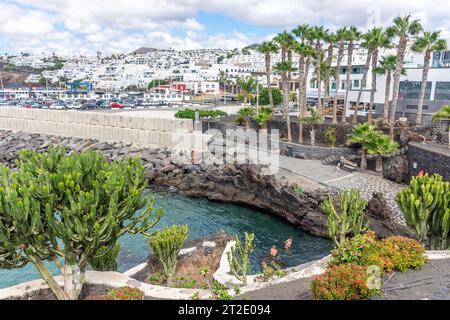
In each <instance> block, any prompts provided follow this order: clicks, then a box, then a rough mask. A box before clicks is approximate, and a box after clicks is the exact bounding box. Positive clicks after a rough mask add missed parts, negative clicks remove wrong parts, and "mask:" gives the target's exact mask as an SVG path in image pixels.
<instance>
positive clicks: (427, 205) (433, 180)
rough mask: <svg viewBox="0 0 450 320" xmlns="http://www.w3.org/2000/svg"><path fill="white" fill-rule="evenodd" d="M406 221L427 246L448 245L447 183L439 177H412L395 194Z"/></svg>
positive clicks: (449, 199) (443, 247)
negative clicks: (407, 184)
mask: <svg viewBox="0 0 450 320" xmlns="http://www.w3.org/2000/svg"><path fill="white" fill-rule="evenodd" d="M396 201H397V204H398V206H399V208H400V210H401V211H402V212H403V215H404V216H405V220H406V224H407V225H408V226H410V227H411V228H413V229H414V231H415V233H416V234H417V236H418V237H419V240H420V241H421V242H422V243H424V244H425V245H427V246H428V247H429V248H430V249H432V250H436V249H441V250H446V249H448V248H450V232H449V231H450V183H449V182H444V181H443V179H442V176H440V175H438V174H434V175H432V176H429V175H428V174H424V175H422V176H417V177H413V178H412V179H411V182H410V184H409V186H408V187H407V188H405V189H403V190H402V191H401V192H400V193H398V194H397V196H396Z"/></svg>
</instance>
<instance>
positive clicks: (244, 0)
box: [0, 0, 450, 55]
mask: <svg viewBox="0 0 450 320" xmlns="http://www.w3.org/2000/svg"><path fill="white" fill-rule="evenodd" d="M448 12H450V0H440V1H437V0H394V1H392V0H378V1H374V0H358V1H354V0H321V1H317V0H283V1H280V0H279V1H275V0H170V1H169V0H0V53H10V54H17V53H20V52H29V53H42V52H45V53H53V52H54V53H57V54H63V55H66V54H68V55H72V54H95V52H96V51H101V52H102V53H103V54H112V53H129V52H131V51H133V50H135V49H137V48H139V47H153V48H159V49H168V48H173V49H176V50H185V49H201V48H225V49H233V48H242V47H245V46H247V45H250V44H253V43H259V42H261V41H263V40H268V39H270V38H272V37H273V36H274V35H275V34H276V33H277V32H280V31H282V30H292V29H293V28H294V27H296V26H297V25H298V24H303V23H308V24H311V25H315V24H320V25H324V26H326V27H327V28H329V29H330V30H335V29H337V28H338V27H341V26H344V25H355V26H358V27H360V28H361V29H362V30H367V29H368V28H370V27H371V26H374V25H380V26H387V25H389V23H390V21H392V18H393V17H394V16H396V15H404V14H412V15H413V16H415V17H417V18H420V19H421V20H422V23H423V25H424V27H425V29H426V30H427V31H431V30H433V31H434V30H441V31H442V34H443V36H444V37H446V38H450V16H449V15H448Z"/></svg>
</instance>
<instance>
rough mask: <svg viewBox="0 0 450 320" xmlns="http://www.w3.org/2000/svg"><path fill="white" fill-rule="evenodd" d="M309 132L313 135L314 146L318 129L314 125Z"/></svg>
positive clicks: (312, 142) (312, 143)
mask: <svg viewBox="0 0 450 320" xmlns="http://www.w3.org/2000/svg"><path fill="white" fill-rule="evenodd" d="M309 134H310V137H311V145H312V146H313V147H314V146H315V145H316V129H315V128H314V127H312V128H311V130H310V131H309Z"/></svg>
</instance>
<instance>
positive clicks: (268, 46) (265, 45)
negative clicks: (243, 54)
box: [258, 41, 278, 109]
mask: <svg viewBox="0 0 450 320" xmlns="http://www.w3.org/2000/svg"><path fill="white" fill-rule="evenodd" d="M258 51H259V52H261V53H262V54H264V60H265V64H266V80H267V88H268V91H269V103H270V107H271V108H272V109H273V97H272V86H271V85H270V83H271V81H270V76H271V63H270V55H271V54H272V53H277V52H278V46H277V45H276V44H275V43H274V42H273V41H264V42H262V43H261V44H260V45H259V47H258Z"/></svg>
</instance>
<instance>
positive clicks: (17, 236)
mask: <svg viewBox="0 0 450 320" xmlns="http://www.w3.org/2000/svg"><path fill="white" fill-rule="evenodd" d="M16 166H17V171H16V172H14V173H11V172H10V171H9V169H8V168H6V167H4V166H1V169H0V269H2V268H9V269H11V268H20V267H23V266H25V265H26V264H27V263H32V264H34V265H35V267H36V268H37V269H38V271H39V272H40V274H41V276H42V278H43V279H44V280H45V281H46V282H47V284H48V285H49V286H50V288H51V289H52V291H53V292H54V294H55V296H56V297H57V298H58V299H77V298H78V296H79V294H80V292H81V289H82V287H83V284H84V277H85V272H86V267H87V264H88V261H89V260H90V259H91V258H92V257H93V256H96V255H97V253H98V250H99V249H100V248H104V250H105V251H106V252H109V251H110V250H111V249H112V248H113V247H114V246H115V245H116V242H117V239H118V238H119V237H120V236H122V235H123V234H125V233H133V234H135V233H140V234H143V235H145V236H149V233H148V230H149V229H150V228H152V227H153V226H154V225H155V224H156V223H157V222H158V220H159V219H160V217H161V216H162V215H163V211H162V210H161V209H158V210H154V208H153V199H150V198H148V197H143V192H144V190H145V188H146V180H145V178H144V168H143V165H142V162H141V161H140V160H138V159H131V158H130V159H126V160H122V161H117V162H112V163H109V162H108V161H107V159H106V158H105V157H104V156H103V155H102V154H100V153H98V152H94V151H85V152H82V153H81V154H78V153H72V154H70V155H67V153H66V150H65V149H64V148H63V147H62V148H54V147H51V148H50V149H49V151H48V152H47V153H44V154H39V153H36V152H34V151H30V150H22V151H20V152H19V158H18V159H17V161H16ZM141 209H143V210H141ZM139 210H141V211H140V214H137V215H136V211H139ZM58 257H61V258H63V261H64V263H63V264H61V262H60V261H59V259H58ZM44 260H51V261H53V262H54V263H55V264H56V265H57V267H58V268H59V269H60V271H61V273H62V275H63V277H64V289H61V288H60V286H59V285H58V284H57V283H56V281H55V280H54V279H53V276H52V275H51V273H50V272H49V270H48V268H47V267H46V266H45V265H44V264H43V261H44Z"/></svg>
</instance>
